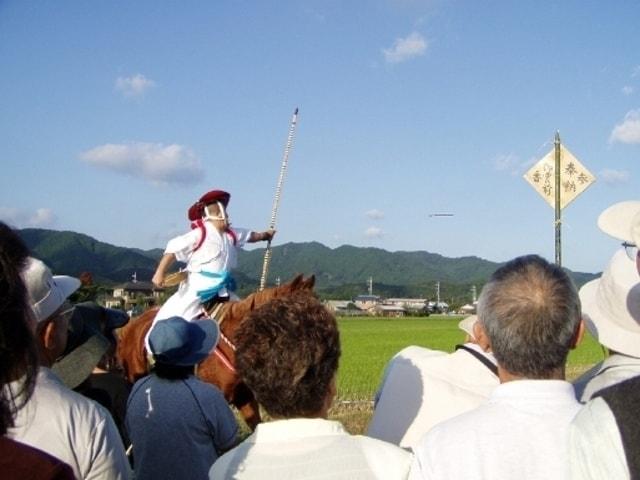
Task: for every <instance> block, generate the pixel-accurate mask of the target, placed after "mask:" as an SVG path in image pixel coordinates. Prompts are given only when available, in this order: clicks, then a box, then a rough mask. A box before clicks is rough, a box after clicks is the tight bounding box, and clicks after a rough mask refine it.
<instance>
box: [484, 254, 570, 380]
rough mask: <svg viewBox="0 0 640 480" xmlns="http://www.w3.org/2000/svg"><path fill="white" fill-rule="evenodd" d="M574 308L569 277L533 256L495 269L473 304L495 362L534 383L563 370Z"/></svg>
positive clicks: (514, 260)
mask: <svg viewBox="0 0 640 480" xmlns="http://www.w3.org/2000/svg"><path fill="white" fill-rule="evenodd" d="M580 310H581V309H580V297H579V296H578V292H577V290H576V287H575V285H574V284H573V282H572V281H571V279H570V278H569V276H568V275H567V274H566V273H565V272H564V271H563V270H562V269H561V268H560V267H558V266H557V265H554V264H550V263H549V262H547V261H546V260H545V259H543V258H541V257H539V256H537V255H527V256H523V257H518V258H515V259H513V260H511V261H510V262H508V263H506V264H505V265H504V266H502V267H500V268H499V269H498V270H496V271H495V273H494V274H493V275H492V276H491V278H490V279H489V282H488V283H487V284H486V285H485V286H484V288H483V289H482V293H481V294H480V298H479V300H478V319H479V320H480V322H481V324H482V325H483V326H484V329H485V331H486V333H487V336H488V337H489V341H490V342H491V349H492V351H493V354H494V355H495V357H496V360H497V361H498V364H500V366H501V367H503V368H504V369H506V370H507V371H508V372H510V373H512V374H516V375H521V376H523V377H526V378H534V379H541V378H550V376H551V375H552V374H554V373H555V372H556V371H557V370H558V369H559V368H564V365H565V363H566V360H567V355H568V354H569V350H570V348H571V346H572V342H573V340H574V338H575V334H576V331H577V328H578V325H579V324H580V319H581V314H580Z"/></svg>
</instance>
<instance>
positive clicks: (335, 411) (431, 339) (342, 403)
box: [330, 315, 603, 433]
mask: <svg viewBox="0 0 640 480" xmlns="http://www.w3.org/2000/svg"><path fill="white" fill-rule="evenodd" d="M460 319H461V317H450V316H439V315H432V316H430V317H424V318H422V317H420V318H372V317H352V318H341V319H339V320H338V323H339V327H340V334H341V342H342V358H341V360H340V369H339V371H338V398H337V399H336V402H335V404H334V407H333V408H332V410H331V412H330V416H331V418H333V419H336V420H340V421H341V422H342V423H344V424H345V426H346V428H347V429H348V430H349V431H350V432H351V433H363V432H364V431H365V430H366V426H367V424H368V422H369V419H370V418H371V413H372V409H373V396H374V394H375V391H376V389H377V387H378V384H379V382H380V379H381V377H382V373H383V370H384V367H385V365H386V363H387V362H388V361H389V359H390V358H391V357H392V356H393V355H394V354H396V353H397V352H398V351H400V350H402V349H403V348H404V347H406V346H409V345H420V346H423V347H427V348H433V349H438V350H444V351H449V352H450V351H453V349H454V347H455V345H456V344H459V343H461V342H462V341H463V340H464V333H463V332H462V331H461V330H459V329H458V321H459V320H460ZM602 358H603V356H602V351H601V349H600V347H599V346H598V344H597V342H596V341H595V340H594V339H593V338H591V337H590V336H588V335H585V339H584V341H583V342H582V343H581V345H580V346H579V347H578V348H577V349H576V350H574V351H572V352H571V354H570V356H569V361H568V367H567V377H568V378H569V379H573V378H576V377H577V376H579V375H580V374H581V373H582V372H584V371H586V370H587V369H588V368H589V367H591V366H592V365H593V364H594V363H596V362H598V361H600V360H602Z"/></svg>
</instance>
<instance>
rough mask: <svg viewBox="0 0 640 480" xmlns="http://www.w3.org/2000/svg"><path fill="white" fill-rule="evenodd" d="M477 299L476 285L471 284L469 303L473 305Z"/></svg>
mask: <svg viewBox="0 0 640 480" xmlns="http://www.w3.org/2000/svg"><path fill="white" fill-rule="evenodd" d="M477 300H478V298H477V291H476V286H475V285H471V304H472V305H473V304H474V303H476V301H477Z"/></svg>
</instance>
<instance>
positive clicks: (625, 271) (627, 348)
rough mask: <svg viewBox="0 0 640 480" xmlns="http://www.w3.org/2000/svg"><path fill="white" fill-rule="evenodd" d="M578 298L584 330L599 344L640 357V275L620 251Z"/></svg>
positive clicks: (581, 290)
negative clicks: (585, 326)
mask: <svg viewBox="0 0 640 480" xmlns="http://www.w3.org/2000/svg"><path fill="white" fill-rule="evenodd" d="M580 301H581V302H582V313H583V315H584V318H585V321H586V324H587V329H588V330H589V332H590V333H591V334H592V335H593V336H594V337H595V338H596V339H597V340H598V342H600V344H602V345H604V346H605V347H607V348H609V349H611V350H614V351H616V352H618V353H622V354H625V355H629V356H633V357H640V278H639V277H638V271H637V269H636V266H635V263H634V262H631V261H630V260H629V258H627V256H626V254H625V252H624V251H623V250H619V251H617V252H616V253H615V254H614V255H613V257H612V258H611V261H610V262H609V265H607V268H606V270H605V271H604V272H603V273H602V276H601V277H600V278H598V279H596V280H592V281H591V282H589V283H587V284H585V285H584V286H583V287H582V288H581V289H580Z"/></svg>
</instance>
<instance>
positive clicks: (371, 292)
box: [367, 277, 373, 295]
mask: <svg viewBox="0 0 640 480" xmlns="http://www.w3.org/2000/svg"><path fill="white" fill-rule="evenodd" d="M367 284H368V286H369V295H373V277H369V280H368V281H367Z"/></svg>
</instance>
